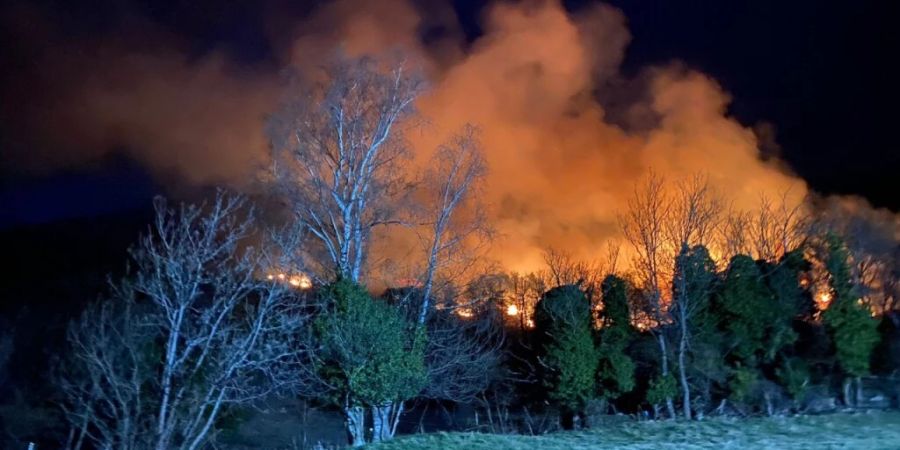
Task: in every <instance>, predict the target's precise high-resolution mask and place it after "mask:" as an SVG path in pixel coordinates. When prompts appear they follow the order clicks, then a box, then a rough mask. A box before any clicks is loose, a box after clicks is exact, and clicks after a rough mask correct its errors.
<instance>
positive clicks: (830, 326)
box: [822, 235, 878, 404]
mask: <svg viewBox="0 0 900 450" xmlns="http://www.w3.org/2000/svg"><path fill="white" fill-rule="evenodd" d="M826 246H827V250H828V257H827V259H826V267H827V269H828V273H829V276H830V278H829V286H830V288H831V291H832V300H831V303H830V304H829V306H828V309H827V310H825V312H824V313H823V314H822V320H823V322H824V324H825V327H826V328H827V330H828V332H829V334H830V335H831V338H832V341H833V342H834V350H835V357H836V360H837V363H838V365H839V366H840V368H841V370H842V371H843V372H844V374H845V375H846V376H847V378H846V379H845V381H844V402H845V403H847V404H849V403H850V380H851V378H855V379H856V381H857V399H859V397H861V396H862V392H861V391H862V386H861V381H860V377H862V376H863V375H867V374H868V373H869V361H870V359H871V357H872V351H873V350H874V349H875V346H876V345H877V344H878V330H877V326H878V324H877V322H876V320H875V319H874V318H872V316H871V313H870V312H869V309H868V308H867V307H866V306H865V305H864V304H863V303H862V300H861V299H859V297H858V295H857V293H856V289H855V288H854V285H853V281H852V279H851V276H850V264H849V253H848V252H847V248H846V247H845V246H844V245H843V243H842V242H841V240H840V239H838V238H837V237H835V236H834V235H829V236H827V237H826Z"/></svg>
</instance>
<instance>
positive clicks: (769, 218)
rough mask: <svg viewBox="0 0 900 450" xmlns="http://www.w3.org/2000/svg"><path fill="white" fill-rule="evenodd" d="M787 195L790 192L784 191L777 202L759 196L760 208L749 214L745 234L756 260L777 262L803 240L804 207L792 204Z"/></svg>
mask: <svg viewBox="0 0 900 450" xmlns="http://www.w3.org/2000/svg"><path fill="white" fill-rule="evenodd" d="M788 194H790V191H789V190H788V191H785V192H783V193H782V194H781V197H780V198H779V199H778V201H777V202H775V201H773V200H771V199H770V198H769V197H767V196H765V195H762V196H760V199H759V206H757V208H756V210H755V211H753V213H752V214H751V219H750V221H749V224H748V225H749V226H748V227H747V232H748V236H749V237H750V242H751V243H752V246H753V250H754V253H755V255H754V256H755V257H756V258H757V259H764V260H766V261H778V259H779V258H781V256H783V255H784V254H785V253H787V252H789V251H791V250H793V249H795V248H797V247H799V246H800V244H801V243H802V242H803V241H804V239H805V229H806V227H807V220H806V215H805V210H804V206H805V204H804V202H797V203H794V204H792V203H791V202H790V201H789V199H788Z"/></svg>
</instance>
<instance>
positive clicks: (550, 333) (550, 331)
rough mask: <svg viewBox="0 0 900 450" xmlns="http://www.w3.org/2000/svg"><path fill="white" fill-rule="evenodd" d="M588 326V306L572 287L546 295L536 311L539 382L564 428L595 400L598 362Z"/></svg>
mask: <svg viewBox="0 0 900 450" xmlns="http://www.w3.org/2000/svg"><path fill="white" fill-rule="evenodd" d="M591 322H592V318H591V307H590V303H589V302H588V300H587V299H586V298H585V296H584V293H583V292H582V291H581V290H580V289H578V287H576V286H574V285H566V286H560V287H556V288H553V289H551V290H549V291H547V293H545V294H544V295H543V297H542V298H541V300H540V301H539V302H538V304H537V308H536V310H535V325H536V328H537V329H536V331H537V333H538V336H539V340H540V363H541V367H542V371H541V374H540V377H541V382H542V384H543V386H544V387H546V388H547V398H548V400H550V401H551V402H552V403H554V404H555V405H557V406H558V407H559V408H560V409H561V411H562V413H563V419H564V426H566V427H567V428H568V427H570V426H569V422H570V419H571V417H572V416H573V415H574V414H579V415H581V414H583V411H584V407H585V406H586V404H587V402H588V401H589V400H590V399H591V398H593V397H594V392H595V377H596V374H597V366H598V358H597V348H596V346H595V343H594V336H593V330H592V324H591Z"/></svg>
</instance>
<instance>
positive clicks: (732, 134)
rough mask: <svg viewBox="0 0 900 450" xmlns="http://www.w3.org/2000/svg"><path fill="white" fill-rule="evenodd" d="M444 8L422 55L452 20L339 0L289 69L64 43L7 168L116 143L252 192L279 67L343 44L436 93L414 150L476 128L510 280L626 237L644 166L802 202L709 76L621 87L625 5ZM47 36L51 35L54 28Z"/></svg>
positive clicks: (655, 73) (653, 71)
mask: <svg viewBox="0 0 900 450" xmlns="http://www.w3.org/2000/svg"><path fill="white" fill-rule="evenodd" d="M450 14H451V13H449V12H448V13H446V14H443V15H441V14H437V16H438V17H444V18H447V17H449V19H446V20H445V22H446V23H441V24H440V25H441V27H442V29H444V30H445V32H444V33H442V34H441V36H440V37H439V38H436V39H430V40H428V42H427V44H426V43H423V40H422V39H421V38H420V31H421V29H422V27H423V26H424V25H434V24H433V23H429V24H426V23H425V22H426V20H427V21H434V20H441V19H434V18H433V17H430V16H434V14H431V15H429V18H428V19H426V18H425V17H424V16H423V14H422V13H421V11H419V10H417V9H416V8H415V7H414V6H412V5H411V4H410V3H406V2H403V1H388V2H377V6H375V4H374V3H371V2H356V1H342V2H333V3H329V4H327V5H326V6H324V7H322V9H320V10H319V11H316V12H315V13H313V15H312V16H311V18H309V19H308V20H305V21H303V22H302V23H299V24H297V25H296V26H294V27H292V28H291V29H290V32H287V31H285V30H286V29H285V27H277V29H278V30H280V33H279V35H278V36H273V37H272V41H273V42H272V45H273V47H274V48H276V49H277V50H276V59H277V60H278V63H277V64H274V65H275V66H279V67H272V68H264V69H260V68H255V69H248V68H246V67H244V66H240V65H238V64H235V63H234V62H232V61H230V60H229V58H228V57H227V56H226V55H225V54H224V53H222V52H213V53H211V54H208V55H206V56H204V57H202V58H201V59H195V58H191V57H189V56H188V53H187V52H184V51H181V50H180V49H179V47H178V45H177V42H176V41H175V40H174V39H173V40H172V44H171V45H165V46H162V48H160V46H154V47H153V48H143V47H141V46H138V50H135V47H134V45H133V44H134V42H133V41H132V42H131V44H129V45H124V44H120V45H117V46H111V45H109V44H108V43H106V42H77V43H71V44H61V45H58V46H54V48H53V49H49V48H48V49H46V51H43V52H41V54H42V55H43V56H42V59H41V60H40V61H38V62H36V64H35V66H36V67H40V68H41V69H40V75H41V76H42V77H45V78H46V79H47V80H48V81H47V82H48V83H50V81H49V79H50V78H52V76H51V74H52V73H67V74H71V75H70V76H71V77H72V78H73V79H72V80H71V82H70V83H66V86H69V87H66V88H57V89H53V90H47V91H46V92H45V93H43V94H41V95H40V96H39V97H38V98H37V100H36V102H35V106H34V107H33V109H32V110H31V111H30V113H26V114H24V117H25V118H23V119H21V127H19V128H21V129H23V130H30V131H29V133H27V134H28V135H29V136H37V137H31V138H29V139H28V140H26V141H27V143H28V145H24V146H21V148H27V151H21V150H20V151H19V152H17V153H15V154H14V155H12V158H10V159H9V161H13V162H14V163H15V164H17V165H21V166H23V167H31V168H33V169H35V170H52V169H53V168H58V167H64V166H71V165H76V164H80V163H84V162H85V161H89V160H92V159H95V158H98V157H100V156H102V155H103V154H104V153H106V152H110V151H113V150H116V151H124V152H126V153H127V154H129V155H130V156H131V157H133V158H134V159H136V160H138V161H140V162H141V163H143V164H145V165H146V166H147V167H148V168H150V169H151V170H152V171H153V172H154V173H157V174H159V175H160V176H165V177H169V179H172V177H173V174H176V175H175V179H178V180H181V181H182V182H184V183H188V184H202V183H217V182H227V183H230V184H232V185H236V186H246V185H248V184H249V183H250V182H251V181H252V180H253V179H254V174H255V171H256V170H258V169H259V168H260V167H261V166H263V165H264V164H265V160H266V148H267V144H266V141H265V137H264V135H263V120H264V117H265V115H266V114H267V113H268V112H270V111H273V110H274V108H275V105H276V103H277V100H278V98H279V95H280V89H281V87H282V86H283V84H282V83H281V79H282V77H281V76H280V74H279V70H280V69H282V68H283V67H286V66H289V65H295V66H310V65H314V64H316V61H319V60H321V58H322V57H324V56H325V55H328V54H329V53H330V52H333V51H334V50H335V49H336V48H340V49H342V50H343V51H346V52H349V53H352V54H359V53H378V52H383V51H386V50H390V49H395V48H403V49H405V50H406V51H407V52H409V54H410V58H411V59H412V58H415V59H418V60H421V61H422V62H423V65H424V66H425V69H426V72H427V73H428V75H429V77H430V79H431V84H432V90H431V91H430V92H429V93H428V94H427V95H426V96H425V97H423V98H422V99H421V101H420V102H419V105H418V106H419V108H420V109H421V111H422V112H423V113H424V114H425V115H426V116H427V117H428V118H429V119H430V124H431V125H430V126H428V127H427V128H426V129H425V130H423V131H422V132H421V133H418V134H416V135H415V136H411V138H412V140H413V143H414V145H415V148H416V151H417V157H418V158H420V159H424V158H426V157H427V156H428V155H429V153H430V151H431V150H432V149H433V148H434V147H435V146H436V145H437V144H438V143H439V142H441V141H442V140H444V139H445V138H446V137H447V136H448V135H449V134H450V133H452V132H454V131H456V130H457V129H458V128H459V127H460V126H462V125H463V124H465V123H473V124H476V125H478V126H480V127H481V129H482V133H483V144H484V147H485V150H486V153H487V158H488V162H489V164H490V175H489V178H488V180H487V186H486V195H487V198H486V200H487V202H488V203H489V204H490V205H491V208H492V211H493V215H494V223H495V225H496V226H497V228H498V231H499V232H500V233H501V238H500V240H499V241H498V242H497V243H496V245H495V252H494V255H495V257H496V258H497V259H499V260H500V262H501V263H502V264H504V265H505V266H506V267H508V268H510V269H512V270H531V269H534V268H536V267H537V266H539V265H540V264H541V252H542V250H543V249H544V248H546V247H549V246H553V247H555V248H559V249H562V250H565V251H568V252H570V253H572V254H573V256H575V257H579V258H587V259H593V258H598V257H600V255H601V252H602V249H603V246H604V245H605V243H606V242H607V241H609V240H616V239H619V238H620V233H619V231H618V223H617V212H618V211H620V210H621V209H622V208H624V206H625V203H626V201H627V199H628V198H629V196H630V195H631V194H632V192H633V189H634V184H635V183H636V182H637V181H639V180H640V179H641V178H642V177H644V176H645V175H646V174H647V171H648V169H650V168H653V170H654V171H656V172H659V173H661V174H663V175H664V176H666V177H667V178H670V179H673V180H677V179H680V178H684V177H687V176H689V175H691V174H694V173H697V172H702V173H706V174H708V175H709V177H710V181H711V183H712V184H713V185H714V186H715V187H716V188H717V189H718V190H720V191H721V192H723V193H726V194H727V195H728V196H729V198H731V199H733V200H734V202H735V206H736V207H743V208H750V207H752V206H754V205H756V204H757V202H758V200H759V197H760V195H761V194H765V193H768V194H769V195H770V196H780V195H781V194H782V193H783V192H787V191H789V192H790V195H791V197H792V198H793V199H799V198H801V197H802V196H803V195H804V194H805V193H806V185H805V183H804V182H803V180H801V179H799V178H797V177H794V176H792V175H791V174H789V173H788V172H787V171H786V170H785V169H784V167H782V166H781V165H780V163H779V161H778V160H777V159H776V158H774V157H772V155H770V154H769V152H766V153H765V154H763V153H761V147H766V148H771V147H772V146H773V145H774V144H773V141H772V138H771V130H770V129H768V128H766V129H765V133H760V134H759V135H758V134H756V133H755V132H754V130H753V129H752V128H751V127H749V126H746V125H744V124H741V123H739V122H738V121H737V120H735V119H734V118H732V117H730V116H729V115H728V105H729V102H730V97H729V95H728V94H727V93H726V92H724V90H723V89H722V87H721V86H720V85H719V84H718V83H716V81H715V80H713V79H711V78H710V77H709V76H707V75H705V74H703V73H700V72H697V71H695V70H692V69H690V68H688V67H684V66H683V65H681V64H679V63H677V62H672V63H671V64H667V65H663V66H656V67H647V68H645V69H644V70H643V71H642V73H640V74H639V75H638V76H637V77H634V78H627V77H625V76H624V75H623V74H622V73H621V71H620V66H621V63H622V60H623V58H624V55H625V52H626V51H627V46H628V43H629V41H630V39H631V36H630V34H629V31H628V28H627V25H626V22H627V21H626V17H624V15H623V14H622V13H621V12H620V11H619V10H616V9H615V8H612V7H609V6H606V5H599V6H596V7H594V8H592V9H590V10H588V11H583V12H580V13H578V14H577V15H570V14H568V13H567V12H566V11H565V10H564V9H563V8H562V6H561V5H559V4H558V3H555V2H536V3H529V2H525V3H524V4H519V5H512V4H506V3H500V4H497V5H494V6H492V7H489V8H487V10H486V12H485V15H484V17H483V25H484V35H483V36H481V37H480V38H479V39H477V40H476V41H475V42H472V43H470V44H468V45H466V43H465V42H464V40H463V39H462V32H461V31H460V30H458V29H457V28H456V25H455V22H454V20H453V18H452V16H451V15H450ZM144 31H145V32H146V31H147V29H146V28H144ZM151 31H152V32H156V31H155V30H151ZM38 33H41V36H42V39H43V40H45V41H46V40H50V41H52V39H51V38H52V32H47V31H38ZM48 36H50V37H51V38H48ZM161 41H162V42H169V41H167V40H166V39H163V40H161ZM5 113H6V114H5V116H10V117H11V116H12V113H10V112H9V111H6V112H5ZM35 130H38V131H35ZM23 139H24V138H23ZM61 149H63V150H64V151H63V150H61Z"/></svg>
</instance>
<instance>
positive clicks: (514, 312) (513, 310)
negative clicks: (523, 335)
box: [506, 304, 519, 316]
mask: <svg viewBox="0 0 900 450" xmlns="http://www.w3.org/2000/svg"><path fill="white" fill-rule="evenodd" d="M506 315H507V316H518V315H519V307H518V306H516V305H513V304H509V305H506Z"/></svg>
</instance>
